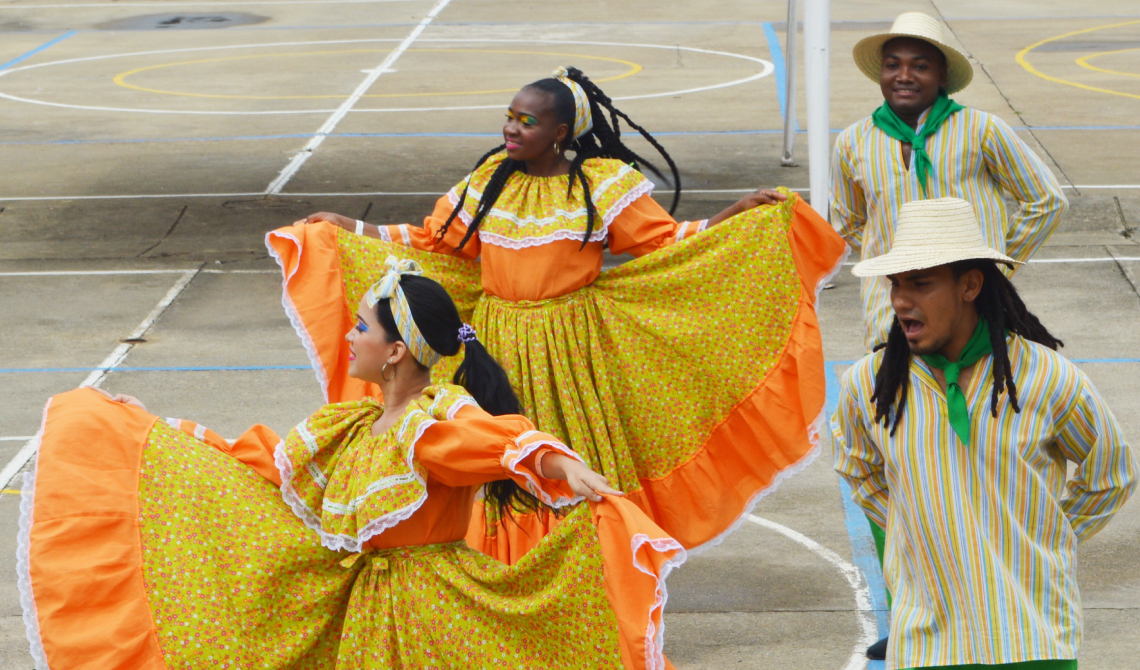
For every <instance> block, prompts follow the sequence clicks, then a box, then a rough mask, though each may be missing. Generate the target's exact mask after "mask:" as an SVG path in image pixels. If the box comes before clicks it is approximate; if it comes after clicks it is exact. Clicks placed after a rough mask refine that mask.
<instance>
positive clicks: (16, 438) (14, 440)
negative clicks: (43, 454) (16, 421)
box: [0, 435, 35, 442]
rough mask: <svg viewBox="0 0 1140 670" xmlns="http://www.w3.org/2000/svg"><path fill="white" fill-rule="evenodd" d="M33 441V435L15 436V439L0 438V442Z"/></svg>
mask: <svg viewBox="0 0 1140 670" xmlns="http://www.w3.org/2000/svg"><path fill="white" fill-rule="evenodd" d="M31 439H35V435H17V436H15V437H0V442H27V441H28V440H31Z"/></svg>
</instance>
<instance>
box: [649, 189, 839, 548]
mask: <svg viewBox="0 0 1140 670" xmlns="http://www.w3.org/2000/svg"><path fill="white" fill-rule="evenodd" d="M795 214H796V216H795V221H794V222H793V224H792V226H791V228H790V229H789V231H788V236H789V241H790V244H791V248H792V256H793V258H794V259H795V263H796V266H797V268H798V270H799V273H800V276H801V277H803V286H802V289H801V292H800V306H799V310H798V313H797V314H796V318H795V321H794V323H793V324H792V331H791V335H790V337H789V339H788V343H787V345H786V346H785V348H784V352H783V354H782V356H781V358H780V362H779V363H778V364H777V366H776V368H775V369H773V370H772V371H770V372H769V373H768V375H767V376H766V377H765V378H764V379H763V380H762V381H761V382H760V384H759V386H757V388H756V389H755V390H754V391H753V392H752V393H751V394H750V395H749V396H748V397H747V398H745V399H744V400H743V401H741V402H740V403H739V404H738V405H737V406H736V407H735V408H734V409H733V411H732V413H731V414H729V416H728V417H727V418H726V419H725V420H724V421H722V422H721V423H720V425H718V426H717V427H716V428H715V429H714V430H713V432H712V434H711V435H710V436H709V438H708V440H707V441H706V442H705V444H704V446H703V447H702V449H701V451H700V452H698V453H697V455H696V456H694V457H693V458H692V459H690V460H689V461H687V462H686V463H685V464H683V465H681V466H680V467H679V468H677V469H675V470H674V471H673V472H671V473H669V474H668V475H666V476H665V477H661V478H659V479H642V480H641V485H642V487H643V492H644V494H645V496H646V505H643V506H642V508H643V509H646V510H648V511H649V512H650V513H651V515H652V516H653V518H654V519H657V520H658V521H663V520H668V522H667V523H665V524H664V525H668V526H669V527H671V528H674V529H683V532H678V531H675V532H674V537H675V538H676V539H677V540H679V541H680V542H681V544H683V545H684V546H686V547H690V548H692V547H697V546H700V545H702V544H705V543H706V542H709V541H711V540H714V539H716V538H717V537H718V536H719V535H720V534H721V533H722V532H723V531H724V529H726V528H731V527H732V526H733V524H734V523H735V521H736V520H737V518H739V516H740V515H741V514H742V513H743V512H745V511H746V510H747V508H748V507H749V505H750V503H751V502H752V501H753V500H754V499H755V498H756V496H758V495H760V494H761V493H763V492H764V491H765V490H767V489H769V488H770V487H771V486H772V485H773V483H775V480H776V477H777V475H778V473H780V472H781V471H784V470H785V469H787V468H790V467H792V466H795V465H796V464H797V463H802V462H803V459H804V458H805V457H807V456H809V455H810V454H811V453H812V451H813V450H814V448H815V445H814V444H813V439H816V440H817V439H818V437H817V436H815V435H814V434H813V431H814V429H815V421H816V419H817V418H818V417H819V416H820V414H821V413H822V411H823V406H824V400H825V396H826V384H825V381H824V367H823V341H822V338H821V336H820V332H819V321H818V320H817V318H816V314H815V308H814V306H815V290H816V285H817V284H818V283H819V282H820V281H821V280H822V279H824V278H825V277H826V276H827V274H828V273H829V272H831V271H832V270H833V269H834V268H835V266H836V265H837V261H838V260H839V259H840V258H842V256H843V251H844V249H845V248H846V243H845V242H844V241H843V239H842V238H841V237H839V235H838V234H836V233H835V231H834V230H833V229H832V227H831V225H830V224H828V223H827V222H826V221H824V220H823V219H822V218H820V217H819V215H817V214H816V213H815V210H813V209H811V207H810V206H808V205H807V204H806V203H804V202H803V200H801V199H799V198H798V196H797V202H796V205H795ZM773 407H780V408H781V410H780V411H778V412H772V411H770V410H771V408H773ZM741 443H753V444H755V445H756V448H755V450H753V451H742V450H740V449H739V445H740V444H741ZM777 444H778V445H783V447H782V451H781V450H777V449H774V448H768V445H777ZM797 444H798V445H799V447H800V448H799V450H798V454H796V456H797V457H796V458H792V459H790V460H789V458H788V456H787V455H786V454H787V452H788V451H790V450H791V449H792V448H793V447H792V445H797ZM792 453H796V452H792ZM702 491H703V492H708V491H718V492H719V495H717V496H715V497H714V496H702V497H700V498H697V497H696V495H695V492H702Z"/></svg>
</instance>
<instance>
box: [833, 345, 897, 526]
mask: <svg viewBox="0 0 1140 670" xmlns="http://www.w3.org/2000/svg"><path fill="white" fill-rule="evenodd" d="M871 363H872V361H871V360H868V359H864V360H863V361H861V362H860V363H858V364H856V365H855V367H853V368H851V369H850V370H848V371H847V374H846V375H844V377H843V382H842V384H841V385H840V388H839V408H838V410H837V411H836V416H835V421H834V422H833V430H832V437H833V441H834V447H835V469H836V471H837V472H839V474H840V476H842V477H843V478H844V479H846V480H847V483H848V484H849V485H850V486H851V491H852V496H853V497H854V499H855V502H856V503H858V505H859V506H860V507H862V508H863V511H864V512H866V514H867V516H869V517H871V519H873V520H874V522H875V523H877V524H879V527H881V528H886V527H887V502H888V500H889V497H890V496H889V490H888V487H887V477H886V472H885V471H884V468H883V454H882V452H881V451H880V449H879V445H878V444H876V443H875V439H874V437H873V436H872V435H871V431H870V427H869V426H868V425H867V421H868V420H869V418H870V416H869V415H868V414H867V412H866V411H864V409H863V407H862V406H861V403H860V402H859V399H858V398H857V393H858V389H857V388H856V387H860V386H865V385H866V383H867V381H868V375H867V371H868V370H869V369H870V366H871Z"/></svg>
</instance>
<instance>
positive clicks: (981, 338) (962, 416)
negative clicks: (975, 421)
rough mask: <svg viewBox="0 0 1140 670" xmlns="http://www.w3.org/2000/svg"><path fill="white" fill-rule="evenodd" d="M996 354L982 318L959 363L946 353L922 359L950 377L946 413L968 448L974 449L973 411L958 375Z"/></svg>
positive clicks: (988, 329)
mask: <svg viewBox="0 0 1140 670" xmlns="http://www.w3.org/2000/svg"><path fill="white" fill-rule="evenodd" d="M992 351H993V345H992V344H991V343H990V327H989V324H987V323H986V320H985V319H978V327H977V328H975V329H974V334H973V335H971V336H970V341H969V342H967V343H966V348H965V349H962V353H960V354H958V360H956V361H950V360H947V359H946V357H945V356H943V355H942V354H931V355H929V356H923V357H922V360H924V361H926V364H927V365H929V366H931V367H934V368H938V369H939V370H941V371H942V373H943V374H944V375H946V405H947V412H946V413H947V414H948V415H949V418H950V426H951V427H952V428H953V429H954V432H955V433H956V434H957V435H958V439H960V440H962V444H964V445H966V446H967V447H968V446H970V411H969V408H967V407H966V394H965V393H964V392H963V391H962V387H961V386H959V385H958V376H959V375H961V374H962V368H968V367H970V366H971V365H973V364H974V363H977V362H978V360H979V359H981V357H982V356H985V355H986V354H988V353H991V352H992Z"/></svg>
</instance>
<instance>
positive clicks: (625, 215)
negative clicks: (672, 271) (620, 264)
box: [590, 193, 697, 281]
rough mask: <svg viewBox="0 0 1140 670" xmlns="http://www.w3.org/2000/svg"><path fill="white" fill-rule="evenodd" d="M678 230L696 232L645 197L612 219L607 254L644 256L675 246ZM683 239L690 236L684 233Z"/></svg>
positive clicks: (693, 226)
mask: <svg viewBox="0 0 1140 670" xmlns="http://www.w3.org/2000/svg"><path fill="white" fill-rule="evenodd" d="M682 226H688V227H689V229H691V230H692V231H693V232H694V233H695V231H696V229H697V224H696V223H691V224H690V222H681V223H678V222H677V221H676V220H675V219H673V217H672V215H670V214H669V212H667V211H665V208H664V207H662V206H661V205H659V204H658V203H657V201H656V200H654V199H653V197H652V196H650V195H649V194H648V193H646V194H645V195H643V196H641V197H639V198H638V199H637V200H634V201H633V202H631V203H630V204H629V205H628V206H627V207H626V208H625V209H624V210H622V212H621V214H619V215H618V216H616V217H614V220H613V223H611V224H610V231H609V243H610V252H611V253H614V254H633V255H634V256H637V257H641V256H644V255H646V254H648V253H652V252H654V251H656V250H658V249H660V248H662V247H665V246H668V245H670V244H672V243H673V242H675V241H676V240H677V231H678V230H680V228H681V227H682ZM685 236H686V237H689V236H691V235H690V233H688V232H687V233H686V235H685ZM590 281H593V280H592V279H591V280H590Z"/></svg>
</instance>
